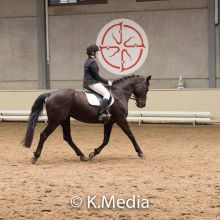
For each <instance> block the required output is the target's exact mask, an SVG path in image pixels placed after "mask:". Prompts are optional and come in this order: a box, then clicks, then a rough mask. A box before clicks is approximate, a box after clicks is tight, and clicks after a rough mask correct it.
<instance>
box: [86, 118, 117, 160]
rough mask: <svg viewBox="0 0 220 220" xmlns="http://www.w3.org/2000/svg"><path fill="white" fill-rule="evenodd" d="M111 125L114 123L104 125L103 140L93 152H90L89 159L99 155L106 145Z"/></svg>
mask: <svg viewBox="0 0 220 220" xmlns="http://www.w3.org/2000/svg"><path fill="white" fill-rule="evenodd" d="M113 124H114V123H112V122H109V123H107V124H105V125H104V139H103V142H102V144H101V145H100V146H99V147H98V148H96V149H95V150H94V151H93V152H91V153H90V154H89V159H92V158H93V157H95V156H96V155H97V154H99V153H100V152H101V151H102V149H103V148H104V147H105V146H106V145H107V144H108V142H109V138H110V135H111V131H112V126H113Z"/></svg>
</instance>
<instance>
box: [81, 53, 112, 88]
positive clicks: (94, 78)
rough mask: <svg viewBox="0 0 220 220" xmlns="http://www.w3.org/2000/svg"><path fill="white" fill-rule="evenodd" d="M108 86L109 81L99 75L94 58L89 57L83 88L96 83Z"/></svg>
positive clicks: (85, 66) (85, 68)
mask: <svg viewBox="0 0 220 220" xmlns="http://www.w3.org/2000/svg"><path fill="white" fill-rule="evenodd" d="M99 82H101V83H104V84H108V80H106V79H104V78H102V77H101V76H100V75H99V67H98V65H97V63H96V61H95V59H94V58H92V57H89V58H88V59H87V60H86V62H85V64H84V79H83V88H87V87H88V86H89V85H92V84H95V83H99Z"/></svg>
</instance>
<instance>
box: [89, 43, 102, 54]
mask: <svg viewBox="0 0 220 220" xmlns="http://www.w3.org/2000/svg"><path fill="white" fill-rule="evenodd" d="M96 51H99V47H98V46H97V45H96V44H90V45H89V46H88V47H87V48H86V53H87V54H88V55H94V54H95V52H96Z"/></svg>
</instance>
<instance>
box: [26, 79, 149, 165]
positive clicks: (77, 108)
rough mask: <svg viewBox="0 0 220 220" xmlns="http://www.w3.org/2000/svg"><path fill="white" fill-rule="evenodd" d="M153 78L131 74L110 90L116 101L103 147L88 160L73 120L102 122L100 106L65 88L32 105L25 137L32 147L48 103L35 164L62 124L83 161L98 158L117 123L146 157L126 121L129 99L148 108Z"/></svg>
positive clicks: (77, 92) (28, 144)
mask: <svg viewBox="0 0 220 220" xmlns="http://www.w3.org/2000/svg"><path fill="white" fill-rule="evenodd" d="M150 79H151V76H148V77H147V78H144V77H141V76H137V75H132V76H127V77H124V78H121V79H117V80H115V81H113V84H112V86H111V87H108V88H109V90H110V91H111V92H112V94H113V95H114V98H115V102H114V103H113V105H112V106H111V107H110V109H109V111H110V114H111V118H110V120H109V121H108V122H107V123H106V124H104V139H103V142H102V144H101V145H100V146H99V147H98V148H96V149H95V150H94V151H93V152H91V153H90V154H89V158H88V157H86V156H85V155H84V154H83V153H82V151H81V150H80V149H79V148H78V147H77V146H76V145H75V143H74V142H73V140H72V137H71V130H70V117H72V118H75V119H76V120H79V121H82V122H86V123H100V122H99V121H98V112H99V107H98V106H91V105H89V104H88V101H87V98H86V95H85V94H84V93H83V92H82V91H79V90H72V89H65V90H58V91H55V92H51V93H45V94H42V95H40V96H39V97H38V98H37V99H36V100H35V102H34V104H33V106H32V109H31V114H30V117H29V121H28V127H27V131H26V135H25V137H24V140H23V145H24V146H25V147H28V148H29V147H30V146H31V144H32V140H33V136H34V130H35V126H36V124H37V120H38V117H39V116H40V114H41V112H42V110H43V106H44V104H45V106H46V111H47V116H48V125H47V126H46V128H45V129H44V130H43V131H42V132H41V134H40V140H39V143H38V146H37V149H36V151H35V152H34V157H33V158H32V163H33V164H34V163H36V161H37V160H38V158H39V157H40V155H41V151H42V148H43V145H44V142H45V141H46V139H47V138H48V136H49V135H50V134H51V133H52V132H53V131H54V130H55V129H56V128H57V127H58V126H59V125H61V126H62V129H63V138H64V140H65V141H66V142H67V143H68V144H69V145H70V146H71V148H72V149H73V150H74V151H75V153H76V155H77V156H79V157H80V159H81V160H83V161H86V160H88V159H92V158H93V157H95V156H96V155H97V154H99V153H100V152H101V150H102V149H103V148H104V147H105V146H106V145H107V144H108V142H109V138H110V134H111V130H112V126H113V124H114V123H116V124H117V125H118V126H119V127H120V128H121V129H122V130H123V131H124V133H125V134H126V135H127V136H128V137H129V139H130V140H131V141H132V143H133V145H134V148H135V151H136V152H137V154H138V156H139V157H143V156H144V155H143V152H142V151H141V149H140V147H139V145H138V144H137V142H136V140H135V138H134V136H133V134H132V132H131V130H130V128H129V125H128V122H127V120H126V118H127V115H128V100H129V99H130V98H133V99H134V100H136V105H137V106H138V107H139V108H143V107H144V106H145V104H146V100H147V92H148V88H149V81H150Z"/></svg>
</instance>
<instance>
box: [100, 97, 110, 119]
mask: <svg viewBox="0 0 220 220" xmlns="http://www.w3.org/2000/svg"><path fill="white" fill-rule="evenodd" d="M108 102H109V100H108V99H103V100H102V101H101V103H100V110H99V118H98V120H99V121H105V120H108V119H109V118H110V115H109V114H108V113H107V112H106V110H107V107H108Z"/></svg>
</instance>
